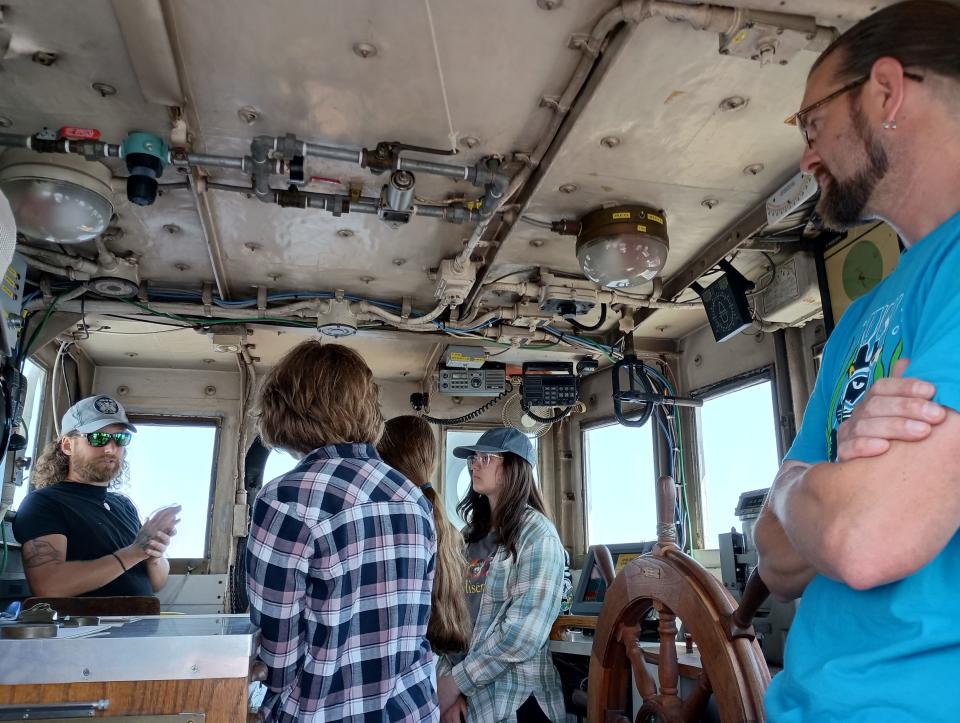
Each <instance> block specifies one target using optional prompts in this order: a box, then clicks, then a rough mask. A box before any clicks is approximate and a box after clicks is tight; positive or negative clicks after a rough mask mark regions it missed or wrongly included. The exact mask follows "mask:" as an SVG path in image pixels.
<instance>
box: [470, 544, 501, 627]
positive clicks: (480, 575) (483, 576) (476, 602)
mask: <svg viewBox="0 0 960 723" xmlns="http://www.w3.org/2000/svg"><path fill="white" fill-rule="evenodd" d="M498 547H500V545H499V544H498V543H497V536H496V533H494V532H491V533H489V534H488V535H487V536H486V537H484V538H483V539H481V540H477V541H476V542H469V543H467V547H466V550H465V555H466V558H467V576H466V582H465V585H464V592H465V593H466V595H467V606H468V607H469V608H470V622H471V624H474V625H475V624H476V622H477V615H479V614H480V601H481V600H482V599H483V589H484V587H485V586H486V582H487V573H489V572H490V563H491V562H492V561H493V557H494V555H496V554H497V548H498Z"/></svg>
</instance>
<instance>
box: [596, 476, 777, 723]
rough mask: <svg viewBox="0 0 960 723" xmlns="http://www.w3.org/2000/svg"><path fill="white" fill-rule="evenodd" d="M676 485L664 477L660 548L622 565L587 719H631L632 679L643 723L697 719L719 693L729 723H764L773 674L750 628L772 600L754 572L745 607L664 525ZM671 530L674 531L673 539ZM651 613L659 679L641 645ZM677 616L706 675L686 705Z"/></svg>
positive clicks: (603, 615) (603, 722)
mask: <svg viewBox="0 0 960 723" xmlns="http://www.w3.org/2000/svg"><path fill="white" fill-rule="evenodd" d="M668 486H669V488H672V487H673V480H672V479H670V478H662V479H661V480H660V484H659V485H658V487H659V489H658V502H660V497H661V496H663V497H665V499H664V500H663V502H665V503H666V504H663V505H661V504H658V508H661V507H662V508H663V509H662V511H661V524H660V525H658V529H660V530H661V535H660V542H659V544H658V545H657V547H656V548H654V550H653V552H651V553H648V554H646V555H642V556H641V557H639V558H637V559H636V560H634V561H632V562H631V563H630V564H628V565H627V566H626V567H624V569H623V570H622V571H621V572H620V574H618V575H617V576H616V577H615V579H614V580H613V582H612V583H611V584H609V585H608V588H607V591H606V596H605V599H604V604H603V608H602V610H601V612H600V616H599V619H598V621H597V629H596V634H595V636H594V640H593V653H592V654H591V657H590V677H589V683H588V686H587V691H588V721H589V722H590V723H619V722H620V721H629V720H631V716H629V709H628V705H627V701H628V699H629V681H630V676H631V671H632V676H633V679H634V681H635V682H636V683H637V688H638V690H639V691H640V693H641V696H642V697H643V700H644V704H643V706H642V708H641V710H640V712H639V713H638V715H637V717H636V721H637V723H639V722H640V721H642V720H646V719H647V718H648V717H649V716H651V715H656V716H657V718H658V720H660V721H663V722H665V723H689V722H691V721H696V720H699V719H700V716H701V715H702V713H703V710H704V709H705V708H706V705H707V702H708V701H709V699H710V697H711V694H712V696H713V699H714V700H715V702H716V705H717V708H718V712H719V714H720V717H721V720H722V721H724V723H728V722H729V723H734V722H740V721H742V722H746V721H762V720H764V712H763V696H764V693H765V692H766V689H767V686H768V685H769V683H770V673H769V671H768V669H767V666H766V663H765V661H764V658H763V653H762V651H761V650H760V646H759V645H758V644H757V642H756V640H755V639H754V634H753V629H752V627H751V625H750V621H751V620H752V618H753V614H754V613H755V612H756V609H757V607H759V605H760V604H761V603H762V602H763V600H764V599H766V597H767V594H768V593H767V591H766V588H765V587H764V586H763V583H762V581H761V580H760V578H759V577H758V576H757V575H756V573H754V575H752V576H751V579H750V582H749V583H748V590H747V592H745V594H744V596H743V605H742V606H741V607H740V608H738V606H737V603H736V601H735V600H734V599H733V597H732V596H731V595H730V593H729V592H727V590H726V589H725V588H724V587H723V585H722V584H721V583H720V582H719V581H718V580H717V579H716V578H715V577H714V576H713V575H711V574H710V573H709V572H708V571H707V570H706V569H704V568H703V566H701V565H700V564H699V563H698V562H696V561H695V560H694V559H693V558H691V557H689V556H688V555H686V554H684V553H683V552H682V551H681V550H680V549H679V548H678V547H677V546H676V544H674V543H673V542H672V541H671V539H670V538H671V532H672V522H671V523H670V524H669V525H667V524H664V520H663V517H665V516H666V514H667V512H666V510H671V511H672V508H673V507H672V505H670V504H669V502H670V500H669V497H670V496H671V495H670V494H669V492H672V491H673V490H672V489H670V490H669V491H668V490H667V487H668ZM668 505H669V506H668ZM668 528H670V529H671V532H666V530H667V529H668ZM603 552H604V553H605V554H606V555H607V559H608V562H607V563H606V567H605V573H604V576H605V577H607V576H612V560H609V553H607V552H606V550H605V549H604V550H603ZM598 557H599V555H598ZM601 568H604V564H601ZM651 607H656V608H657V610H658V613H660V623H659V625H660V628H659V632H660V643H661V654H660V662H659V665H658V674H659V678H660V680H659V681H655V680H654V678H653V677H652V676H651V675H650V674H649V673H648V672H647V671H646V668H645V667H644V666H643V663H642V660H643V657H642V653H641V652H640V649H639V647H638V642H637V640H636V634H637V632H638V631H639V621H640V619H641V618H642V617H643V615H645V614H646V612H647V611H649V610H650V608H651ZM675 617H679V618H681V619H682V621H683V623H684V625H685V627H686V629H687V630H688V632H690V633H691V635H692V636H693V639H694V641H695V642H696V643H697V646H698V649H699V652H700V657H701V661H702V665H703V671H704V672H703V674H702V675H701V677H700V679H699V680H698V681H697V684H696V688H695V690H694V692H693V693H692V694H691V695H690V696H688V698H687V699H686V700H681V699H680V698H679V695H678V691H677V688H678V686H679V670H678V665H677V654H676V642H675V640H676V627H675V624H674V618H675ZM622 641H625V643H626V644H624V642H622ZM628 649H629V650H630V652H628ZM664 661H666V662H664ZM631 663H632V665H631ZM638 668H639V669H640V670H638Z"/></svg>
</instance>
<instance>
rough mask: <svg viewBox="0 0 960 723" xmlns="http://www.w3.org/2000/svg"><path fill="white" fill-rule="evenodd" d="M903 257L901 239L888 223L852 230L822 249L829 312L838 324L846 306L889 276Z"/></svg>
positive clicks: (866, 225) (868, 225) (871, 224)
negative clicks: (828, 296)
mask: <svg viewBox="0 0 960 723" xmlns="http://www.w3.org/2000/svg"><path fill="white" fill-rule="evenodd" d="M899 260H900V241H899V238H898V237H897V234H896V232H895V231H894V230H893V229H892V228H890V226H888V225H887V224H886V223H884V222H882V221H879V222H876V221H875V222H871V223H869V224H865V225H863V226H858V227H857V228H854V229H851V230H850V231H849V232H848V233H847V236H846V238H844V239H842V240H840V241H838V242H837V243H836V244H834V245H832V246H830V247H828V248H827V249H826V250H825V251H824V252H823V261H824V267H825V269H826V281H827V288H828V289H829V291H830V307H831V308H830V311H831V313H832V316H833V323H834V324H836V323H837V322H838V321H839V320H840V317H841V316H843V313H844V312H845V311H846V310H847V307H849V306H850V304H851V303H852V302H853V301H854V299H857V298H859V297H861V296H863V295H864V294H866V293H867V292H868V291H870V290H871V289H873V287H874V286H876V285H877V284H879V283H880V282H881V281H882V280H883V279H885V278H886V277H887V276H889V275H890V274H891V273H892V272H893V270H894V268H896V266H897V263H898V262H899Z"/></svg>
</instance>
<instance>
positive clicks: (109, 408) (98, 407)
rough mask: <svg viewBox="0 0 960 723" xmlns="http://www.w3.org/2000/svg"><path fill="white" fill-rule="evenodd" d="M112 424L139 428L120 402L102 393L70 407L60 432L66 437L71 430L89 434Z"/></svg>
mask: <svg viewBox="0 0 960 723" xmlns="http://www.w3.org/2000/svg"><path fill="white" fill-rule="evenodd" d="M111 424H122V425H123V426H124V427H126V428H127V429H128V430H130V431H131V432H136V431H137V428H136V427H134V426H133V425H132V424H130V420H129V419H127V414H126V412H124V411H123V407H122V406H120V402H118V401H117V400H116V399H114V398H113V397H108V396H107V395H105V394H101V395H99V396H96V397H87V398H86V399H81V400H80V401H79V402H77V403H76V404H74V405H73V406H72V407H70V409H68V410H67V413H66V414H64V415H63V421H62V422H61V423H60V434H61V435H62V436H64V437H65V436H67V435H68V434H70V433H71V432H78V433H79V434H89V433H90V432H99V431H100V430H101V429H103V428H104V427H109V426H110V425H111Z"/></svg>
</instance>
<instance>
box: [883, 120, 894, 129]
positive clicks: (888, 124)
mask: <svg viewBox="0 0 960 723" xmlns="http://www.w3.org/2000/svg"><path fill="white" fill-rule="evenodd" d="M880 125H881V126H882V127H883V129H884V130H888V131H889V130H896V128H897V121H896V120H890V121H884V122H883V123H881V124H880Z"/></svg>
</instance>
